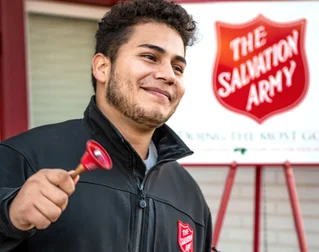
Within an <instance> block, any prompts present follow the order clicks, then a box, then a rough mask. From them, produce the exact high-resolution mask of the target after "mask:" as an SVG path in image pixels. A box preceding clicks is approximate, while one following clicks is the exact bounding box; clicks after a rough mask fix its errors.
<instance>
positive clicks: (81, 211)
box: [0, 98, 212, 252]
mask: <svg viewBox="0 0 319 252" xmlns="http://www.w3.org/2000/svg"><path fill="white" fill-rule="evenodd" d="M89 139H94V140H96V141H97V142H99V143H100V144H101V145H102V146H103V147H104V148H105V149H106V150H107V151H108V152H109V154H110V156H111V158H112V161H113V169H111V170H110V171H106V170H102V169H98V170H95V171H92V172H86V173H84V174H82V175H81V176H80V177H81V178H80V181H79V183H78V184H77V186H76V190H75V192H74V193H73V194H72V196H71V197H70V199H69V204H68V206H67V209H66V210H65V211H64V212H63V213H62V215H61V216H60V218H59V219H58V221H57V222H55V223H53V224H52V225H50V226H49V227H48V228H47V229H45V230H35V229H33V230H30V231H27V232H22V231H20V230H17V229H15V228H14V227H13V226H12V224H11V222H10V221H9V219H8V204H9V203H10V202H11V200H12V199H13V198H14V196H15V195H16V194H17V192H18V190H19V188H20V187H21V186H22V185H23V183H24V182H25V181H26V179H27V178H28V177H30V176H31V175H32V174H34V173H36V172H37V171H39V169H41V168H63V169H66V170H73V169H75V167H76V166H77V165H78V164H79V161H80V159H81V157H82V155H83V153H84V151H85V144H86V142H87V140H89ZM153 141H154V143H155V145H156V147H157V151H158V162H157V163H156V165H155V166H154V167H153V168H152V169H151V170H150V171H149V172H148V173H147V175H146V176H145V175H144V174H145V165H144V163H143V161H142V160H141V158H140V157H139V156H138V154H137V153H136V152H135V151H134V149H133V148H132V147H131V145H130V144H129V143H128V142H127V141H126V140H125V139H124V138H123V137H122V136H121V134H120V133H119V132H118V131H117V130H116V129H115V128H114V126H113V125H112V124H111V123H110V122H109V121H108V120H107V119H106V118H105V117H104V116H103V114H102V113H101V112H100V110H99V109H98V108H97V106H96V105H95V102H94V98H92V100H91V102H90V104H89V106H88V108H87V109H86V111H85V114H84V118H83V119H79V120H71V121H67V122H63V123H59V124H54V125H47V126H42V127H38V128H35V129H32V130H29V131H28V132H25V133H22V134H20V135H18V136H16V137H13V138H11V139H8V140H6V141H4V142H2V143H0V160H1V161H0V211H1V212H0V252H4V251H16V252H17V251H23V252H25V251H39V252H50V251H52V252H62V251H68V252H70V251H74V252H82V251H83V252H84V251H85V252H102V251H103V252H109V251H112V252H135V251H143V252H144V251H146V252H173V251H174V252H176V251H184V252H185V251H189V252H190V251H194V252H195V251H196V252H204V251H205V252H208V251H211V236H212V224H211V215H210V211H209V208H208V206H207V204H206V202H205V199H204V197H203V195H202V193H201V191H200V189H199V187H198V185H197V183H196V182H195V181H194V179H193V178H192V177H191V176H190V175H189V173H188V172H187V171H186V170H185V169H184V168H183V167H181V166H180V165H179V164H178V163H177V162H176V160H177V159H179V158H182V157H185V156H187V155H190V154H192V152H191V151H190V150H189V149H188V147H187V146H186V145H185V144H184V143H183V142H182V141H181V139H180V138H178V136H177V135H176V134H175V133H174V132H173V131H172V130H171V129H170V128H169V127H168V126H166V125H164V126H162V127H160V128H158V129H157V130H156V131H155V133H154V136H153ZM192 232H193V234H192ZM192 248H193V250H191V249H192ZM187 249H188V250H187Z"/></svg>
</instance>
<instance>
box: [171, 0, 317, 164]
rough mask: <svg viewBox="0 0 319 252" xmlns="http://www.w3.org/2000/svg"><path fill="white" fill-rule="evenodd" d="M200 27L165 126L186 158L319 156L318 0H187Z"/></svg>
mask: <svg viewBox="0 0 319 252" xmlns="http://www.w3.org/2000/svg"><path fill="white" fill-rule="evenodd" d="M183 7H184V8H185V9H186V10H187V11H188V12H189V13H191V14H192V15H193V17H194V19H195V20H196V21H197V23H198V27H199V36H200V39H199V41H198V42H197V43H196V44H195V45H194V46H193V47H190V48H188V51H187V55H186V59H187V69H186V72H185V85H186V93H185V96H184V98H183V99H182V101H181V103H180V106H179V108H178V109H177V111H176V113H175V114H174V115H173V116H172V118H171V119H170V120H169V121H168V125H169V126H170V127H172V128H173V129H174V130H175V131H176V132H177V134H178V135H179V136H180V137H181V138H182V139H183V140H184V141H185V143H186V144H187V145H188V146H189V147H190V148H191V149H192V150H193V151H194V152H195V154H194V155H192V156H190V157H187V158H184V159H182V160H181V163H184V164H216V163H223V164H230V163H232V162H233V161H236V162H237V163H252V164H253V163H265V164H267V163H284V162H285V161H289V162H291V163H305V164H309V163H319V119H318V116H317V108H319V51H318V49H317V48H318V45H319V33H318V24H319V15H318V10H319V1H303V2H295V1H291V2H264V1H260V2H214V3H201V4H200V3H197V4H184V5H183Z"/></svg>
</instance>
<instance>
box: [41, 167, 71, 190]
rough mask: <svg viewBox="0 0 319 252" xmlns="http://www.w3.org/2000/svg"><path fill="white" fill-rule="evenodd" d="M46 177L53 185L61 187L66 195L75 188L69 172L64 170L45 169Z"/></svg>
mask: <svg viewBox="0 0 319 252" xmlns="http://www.w3.org/2000/svg"><path fill="white" fill-rule="evenodd" d="M45 176H46V178H47V179H48V180H49V181H50V182H51V183H52V184H54V185H56V186H58V187H59V188H61V189H62V190H63V191H64V192H65V193H67V195H68V196H70V195H71V194H72V193H73V192H74V190H75V183H74V181H73V179H72V178H71V176H70V174H69V173H68V172H67V171H64V170H57V169H55V170H47V171H46V174H45Z"/></svg>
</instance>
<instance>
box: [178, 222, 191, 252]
mask: <svg viewBox="0 0 319 252" xmlns="http://www.w3.org/2000/svg"><path fill="white" fill-rule="evenodd" d="M193 241H194V231H193V229H192V228H191V227H190V225H189V224H184V223H183V222H181V221H178V245H179V247H180V249H181V251H183V252H193V251H194V250H193Z"/></svg>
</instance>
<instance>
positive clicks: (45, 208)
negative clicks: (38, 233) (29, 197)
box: [33, 197, 62, 225]
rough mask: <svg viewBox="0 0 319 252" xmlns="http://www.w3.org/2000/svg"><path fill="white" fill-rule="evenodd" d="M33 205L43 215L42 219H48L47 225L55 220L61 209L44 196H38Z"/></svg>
mask: <svg viewBox="0 0 319 252" xmlns="http://www.w3.org/2000/svg"><path fill="white" fill-rule="evenodd" d="M34 206H35V208H36V209H37V210H38V211H39V212H40V213H41V214H42V215H43V219H47V220H49V222H50V223H49V225H50V224H51V223H52V222H55V221H56V220H57V219H58V218H59V217H60V215H61V214H62V209H61V208H60V207H59V206H57V205H56V204H54V203H53V202H52V201H51V200H49V199H48V198H46V197H41V198H39V199H38V200H37V201H36V202H35V203H34ZM33 223H34V222H33ZM45 224H47V223H45Z"/></svg>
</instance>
